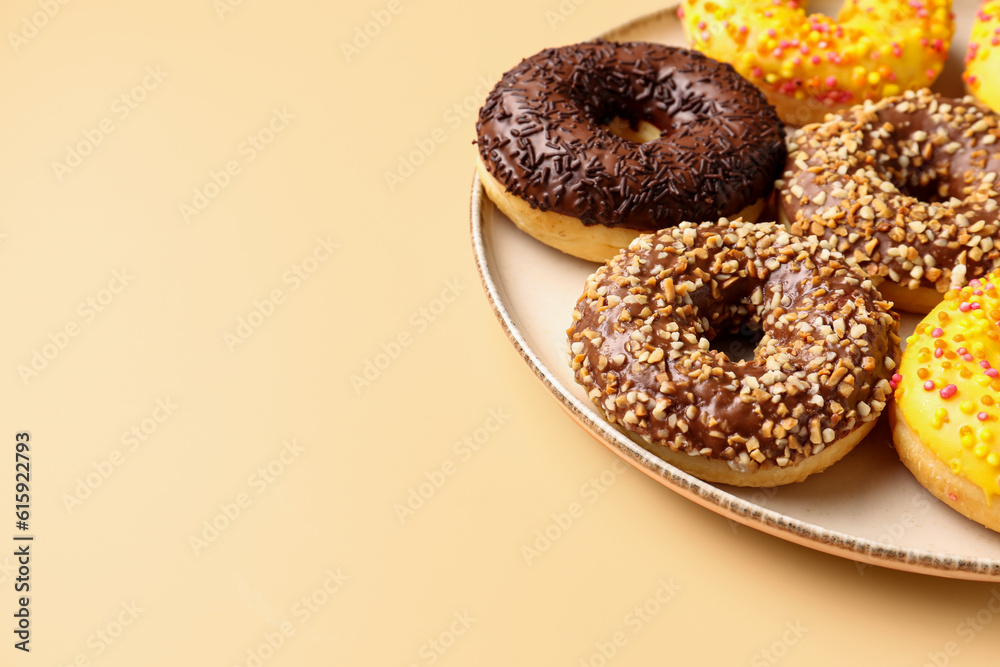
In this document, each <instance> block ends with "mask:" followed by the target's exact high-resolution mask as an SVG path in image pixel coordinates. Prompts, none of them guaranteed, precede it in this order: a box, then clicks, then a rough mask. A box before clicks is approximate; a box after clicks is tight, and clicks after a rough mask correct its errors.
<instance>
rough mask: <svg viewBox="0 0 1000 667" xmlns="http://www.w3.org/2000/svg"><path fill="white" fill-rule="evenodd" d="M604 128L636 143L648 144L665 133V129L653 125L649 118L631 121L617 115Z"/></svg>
mask: <svg viewBox="0 0 1000 667" xmlns="http://www.w3.org/2000/svg"><path fill="white" fill-rule="evenodd" d="M602 128H603V129H604V130H606V131H608V132H610V133H611V134H613V135H615V136H616V137H620V138H622V139H625V140H626V141H631V142H633V143H636V144H646V143H649V142H650V141H656V140H657V139H659V138H660V137H661V136H662V134H663V129H661V128H659V127H657V126H656V125H653V124H652V123H651V122H649V121H648V120H641V119H640V120H633V121H629V120H628V119H626V118H623V117H621V116H615V117H614V118H612V119H611V121H610V122H608V123H607V124H606V125H603V126H602Z"/></svg>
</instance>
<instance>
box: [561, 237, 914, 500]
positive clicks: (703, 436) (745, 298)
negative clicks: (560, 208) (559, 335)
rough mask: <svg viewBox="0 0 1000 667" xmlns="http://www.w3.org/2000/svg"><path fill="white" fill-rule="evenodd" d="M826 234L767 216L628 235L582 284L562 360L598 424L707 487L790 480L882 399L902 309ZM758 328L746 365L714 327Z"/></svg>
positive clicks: (852, 434)
mask: <svg viewBox="0 0 1000 667" xmlns="http://www.w3.org/2000/svg"><path fill="white" fill-rule="evenodd" d="M890 305H891V304H889V303H886V302H885V301H882V299H881V296H880V295H879V293H878V292H877V291H876V289H875V288H874V286H873V285H872V283H871V281H870V280H868V279H867V277H866V276H865V275H864V274H863V273H861V272H860V271H858V270H857V269H854V268H852V267H850V266H848V264H847V262H846V261H845V259H844V257H843V256H842V255H841V254H840V253H839V252H837V251H836V250H834V249H833V248H832V243H831V242H830V241H828V240H823V239H818V238H816V237H806V238H802V237H798V236H793V235H791V234H789V233H788V232H787V231H785V230H784V229H783V228H782V227H781V226H780V225H778V224H775V223H760V224H753V223H748V222H743V221H731V222H730V221H727V220H725V219H722V220H720V221H719V222H717V223H704V224H701V225H694V224H691V223H682V224H681V225H679V226H678V227H674V228H668V229H663V230H661V231H659V232H656V233H655V234H644V235H642V236H639V237H638V238H636V239H635V240H634V241H633V242H632V244H631V245H630V246H629V248H628V249H627V250H626V251H624V252H623V253H622V254H620V255H618V256H616V257H615V258H614V259H613V260H611V261H610V262H608V263H607V264H605V265H604V266H602V267H601V268H599V269H598V270H597V271H596V272H595V273H594V274H593V275H591V276H590V278H588V280H587V285H586V288H585V292H584V294H583V296H582V297H581V298H580V300H579V302H578V303H577V306H576V310H574V312H573V325H572V326H571V327H570V328H569V330H568V332H567V335H568V337H569V345H570V363H571V365H572V368H573V370H574V374H575V378H576V380H577V381H578V382H579V383H580V384H581V385H582V386H583V387H584V388H585V389H586V391H587V392H588V395H589V396H590V398H591V399H592V400H593V401H594V403H596V404H597V406H598V408H599V409H600V410H601V411H602V412H603V413H604V415H605V416H606V418H607V419H608V421H610V422H611V423H613V424H616V425H618V426H619V427H620V428H622V429H623V430H624V431H625V432H626V433H627V434H628V435H630V436H632V437H633V438H634V439H636V441H637V442H639V444H641V445H642V446H643V447H645V448H646V449H648V450H650V451H651V452H653V453H654V454H656V455H658V456H659V457H661V458H662V459H664V460H666V461H668V462H669V463H672V464H674V465H676V466H677V467H679V468H681V469H682V470H685V471H687V472H690V473H691V474H693V475H695V476H697V477H700V478H702V479H704V480H707V481H711V482H722V483H727V484H737V485H743V486H773V485H777V484H786V483H789V482H797V481H800V480H802V479H804V478H805V477H806V476H807V475H810V474H812V473H814V472H818V471H821V470H823V469H825V468H826V467H827V466H829V465H831V464H832V463H834V462H836V461H837V460H839V459H840V458H841V457H843V456H844V455H845V454H846V453H847V452H849V451H850V450H851V449H852V448H853V447H854V446H855V445H856V444H857V443H858V442H859V441H860V440H861V439H862V438H863V437H864V435H865V434H866V433H868V431H869V430H871V428H872V427H873V426H874V424H875V420H876V419H877V418H878V416H879V415H880V414H881V413H882V411H883V410H884V409H885V405H886V401H887V400H888V398H889V396H890V395H891V389H890V385H889V380H890V378H891V376H892V374H893V369H894V368H895V362H894V359H896V358H898V356H899V337H898V335H897V330H898V320H897V319H896V317H895V315H893V314H892V313H891V311H890V310H889V308H890ZM747 323H750V324H751V325H755V326H759V327H761V328H762V330H763V338H761V340H760V342H759V343H758V344H757V347H756V349H755V351H754V356H753V358H752V359H751V360H749V361H743V360H740V361H734V360H732V359H730V358H729V357H728V356H727V355H726V354H725V353H724V352H721V351H719V350H716V349H713V347H712V340H713V338H714V337H715V336H716V334H717V333H720V332H723V331H735V330H738V329H739V328H740V326H741V325H745V324H747Z"/></svg>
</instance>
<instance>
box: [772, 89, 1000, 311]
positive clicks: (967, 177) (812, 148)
mask: <svg viewBox="0 0 1000 667" xmlns="http://www.w3.org/2000/svg"><path fill="white" fill-rule="evenodd" d="M998 172H1000V119H998V117H997V116H996V115H995V114H993V113H992V112H990V111H989V110H988V109H984V108H983V107H981V106H980V105H978V104H977V103H976V102H975V101H974V100H973V99H972V98H971V97H966V98H963V99H951V98H946V97H942V96H939V95H936V94H933V93H931V92H930V91H928V90H921V91H917V92H913V91H908V92H907V93H905V94H904V95H901V96H899V97H894V98H887V99H884V100H882V101H880V102H877V103H871V102H868V103H865V104H864V105H858V106H856V107H854V108H852V109H850V110H848V111H847V112H845V113H843V114H842V115H839V116H835V117H833V118H831V119H830V120H828V121H827V122H825V123H822V124H818V125H810V126H807V127H805V128H802V129H800V130H798V131H796V132H795V133H794V134H793V135H792V136H791V138H790V140H789V156H788V164H787V169H786V171H785V173H784V175H783V177H782V179H781V180H780V181H779V183H778V186H779V189H780V201H779V204H780V213H781V218H782V220H783V221H785V222H787V223H788V224H789V225H790V228H791V230H792V231H793V232H795V233H797V234H815V235H821V236H824V237H826V238H828V239H831V240H833V241H835V245H836V248H837V249H838V250H839V251H840V252H842V253H844V256H845V258H846V260H847V262H848V263H849V264H851V265H854V266H858V267H860V268H861V269H863V270H864V271H865V272H866V273H867V274H868V275H869V276H871V277H872V278H873V279H874V280H875V281H876V282H877V283H878V285H879V289H880V290H881V291H882V293H883V295H884V296H885V297H886V298H888V299H891V300H892V301H893V302H894V303H895V304H896V306H897V307H899V308H903V309H904V310H912V311H916V312H927V310H929V309H930V308H932V307H934V305H936V304H937V303H938V302H939V301H940V299H941V295H942V294H943V293H944V292H946V291H947V290H949V289H953V288H956V287H961V286H962V285H964V284H965V283H966V281H968V280H971V279H972V278H976V277H981V276H983V275H984V274H985V273H986V272H988V271H990V270H992V269H993V268H995V267H997V266H1000V248H997V247H996V242H997V241H998V240H1000V238H998V229H1000V224H998V216H1000V184H998V183H997V178H998Z"/></svg>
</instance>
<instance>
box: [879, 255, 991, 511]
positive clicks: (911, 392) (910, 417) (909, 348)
mask: <svg viewBox="0 0 1000 667" xmlns="http://www.w3.org/2000/svg"><path fill="white" fill-rule="evenodd" d="M998 290H1000V270H997V271H994V272H993V273H991V274H990V275H988V276H987V277H986V278H983V279H982V280H974V281H972V283H971V284H970V285H968V286H967V287H964V288H962V289H961V290H953V291H952V292H949V293H948V294H947V295H946V297H945V300H944V301H943V302H942V303H941V304H940V305H939V306H938V307H937V308H935V309H934V310H932V311H931V312H930V313H929V314H928V315H927V317H926V318H924V320H923V321H922V322H921V323H920V324H919V325H917V329H916V331H915V333H914V334H913V335H912V336H910V337H909V338H907V339H906V351H905V352H904V353H903V358H902V360H901V362H900V364H899V368H898V369H897V372H898V373H899V375H901V376H902V380H901V381H898V382H896V384H897V387H896V391H895V397H896V401H897V402H898V404H899V407H900V408H901V409H902V411H903V414H904V415H906V421H907V423H908V424H909V425H910V427H911V428H912V429H913V430H914V431H915V432H916V433H917V435H918V436H919V437H920V440H921V441H922V442H923V443H924V444H925V445H927V447H928V448H930V450H931V451H932V452H934V454H935V455H936V456H937V457H938V458H939V459H941V461H943V462H945V463H946V464H948V465H949V466H951V469H952V472H953V473H954V474H956V475H960V476H962V477H965V478H966V479H968V480H969V481H971V482H972V483H974V484H976V485H977V486H978V487H980V488H981V489H982V490H983V491H984V492H985V494H986V499H987V502H990V501H991V500H992V498H993V496H996V495H998V494H1000V405H998V401H1000V324H998V323H1000V292H998ZM974 304H977V305H974ZM938 350H940V352H938ZM983 362H986V363H987V364H988V365H989V367H988V368H984V367H983ZM992 369H996V372H995V373H994V372H993V370H992ZM994 375H995V377H994ZM903 383H905V385H906V388H905V390H904V387H903Z"/></svg>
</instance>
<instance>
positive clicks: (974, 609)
mask: <svg viewBox="0 0 1000 667" xmlns="http://www.w3.org/2000/svg"><path fill="white" fill-rule="evenodd" d="M62 1H63V2H65V3H66V4H61V3H60V2H59V0H35V1H26V0H12V1H11V2H8V3H6V4H5V5H4V6H3V8H0V27H2V31H3V33H4V34H5V35H6V42H7V43H6V44H5V45H2V46H0V87H2V90H3V91H4V95H3V99H4V103H3V104H2V105H0V151H2V152H0V155H2V159H0V182H2V183H3V188H2V192H3V196H2V197H0V284H3V285H4V286H5V287H4V288H3V289H2V290H0V312H2V313H3V315H4V317H3V345H2V350H3V351H2V352H0V361H2V362H0V442H3V443H6V444H5V445H4V447H5V448H6V452H7V453H6V454H4V455H3V456H2V457H0V458H2V459H3V460H7V461H9V463H8V464H7V465H8V466H9V468H8V470H7V471H6V472H0V499H3V500H2V503H0V515H2V516H7V517H8V521H9V523H3V524H0V525H2V527H0V541H2V542H3V543H5V544H8V545H10V546H9V547H3V548H2V549H0V554H11V553H12V552H13V544H14V543H13V540H12V539H11V536H12V535H13V534H14V533H15V532H16V531H15V529H14V525H13V524H14V517H13V511H14V509H13V489H12V477H13V456H14V455H13V449H14V436H15V434H16V433H17V432H19V431H29V432H30V434H31V443H32V450H31V455H32V461H31V465H32V517H31V520H30V531H29V532H30V533H31V534H33V535H35V536H36V540H35V542H34V543H33V544H32V546H31V549H32V570H31V587H32V588H31V594H30V596H31V602H30V610H31V620H32V626H31V627H32V639H31V648H32V651H31V653H30V654H28V655H25V654H23V653H21V652H19V651H15V650H14V649H13V647H12V645H13V643H14V638H13V635H12V633H11V632H10V628H12V627H13V619H12V616H11V614H13V612H14V608H15V601H16V597H18V594H15V592H14V590H13V585H14V583H15V582H14V577H15V576H16V573H15V571H14V566H15V563H14V559H13V556H11V555H3V556H0V613H2V615H3V617H4V618H5V619H7V620H6V621H5V622H3V623H0V628H2V629H3V632H2V633H0V637H4V638H5V639H4V640H3V642H4V643H3V645H2V646H0V664H12V665H20V664H26V665H27V664H30V665H70V664H77V665H100V666H101V667H105V666H106V667H111V666H112V665H130V666H131V665H178V664H195V665H258V664H266V665H269V666H270V665H341V664H344V665H348V664H350V665H399V666H402V667H406V666H409V665H420V666H429V665H432V664H437V665H442V666H444V667H450V666H458V665H519V664H524V665H557V664H564V665H573V666H576V665H587V664H589V665H594V666H595V667H598V666H600V665H604V664H614V665H622V666H624V665H650V664H728V665H739V664H748V665H773V664H778V663H784V664H810V665H827V664H830V665H832V664H842V663H844V662H845V661H847V660H848V658H849V659H850V661H851V663H852V664H854V663H863V664H880V665H923V664H925V663H929V664H937V665H943V664H952V665H977V664H985V663H986V660H987V659H990V658H994V657H995V656H996V651H997V649H998V648H1000V639H998V637H1000V619H997V622H996V623H993V621H994V619H995V618H996V614H995V613H994V611H993V610H991V607H990V605H991V604H992V606H993V608H994V609H995V610H997V611H1000V586H996V585H990V584H976V583H968V582H960V581H949V580H944V579H937V578H932V577H926V576H917V575H909V574H903V573H899V572H893V571H888V570H883V569H880V568H876V567H867V568H860V567H858V566H856V565H855V564H854V563H852V562H850V561H847V560H841V559H838V558H834V557H830V556H826V555H822V554H819V553H815V552H813V551H810V550H807V549H804V548H800V547H796V546H792V545H789V544H787V543H785V542H782V541H780V540H778V539H774V538H771V537H767V536H764V535H762V534H759V533H757V532H755V531H753V530H751V529H749V528H743V527H737V526H735V525H732V524H730V523H729V522H728V521H726V520H725V519H723V518H720V517H719V516H717V515H715V514H713V513H711V512H709V511H707V510H704V509H702V508H700V507H697V506H695V505H694V504H693V503H691V502H688V501H686V500H683V499H682V498H680V497H679V496H676V495H674V494H673V493H671V492H670V491H668V490H666V489H664V488H663V487H661V486H659V485H658V484H657V483H655V482H653V481H651V480H650V479H647V478H646V477H644V476H643V475H641V474H639V473H638V472H635V471H625V470H624V468H623V467H621V464H616V463H615V461H616V459H615V458H614V457H613V456H612V455H611V454H610V453H609V452H608V451H606V450H605V449H604V448H603V447H601V446H600V445H598V444H597V443H596V442H594V441H593V440H592V439H591V438H590V437H589V436H587V435H586V434H585V433H584V432H583V431H582V430H581V429H580V428H579V427H577V426H576V425H575V424H574V423H573V422H572V421H571V420H570V419H569V418H568V417H567V416H566V415H565V414H564V413H563V412H562V411H561V410H560V409H559V407H558V405H557V403H556V402H555V401H554V400H552V399H551V398H550V397H549V396H548V395H547V394H546V392H545V390H544V389H543V388H542V386H541V385H540V384H539V383H538V382H537V381H536V380H535V379H534V378H533V376H532V375H531V373H530V372H529V371H528V369H527V368H526V367H525V366H524V365H523V364H522V362H521V361H520V360H519V358H518V356H517V355H516V353H515V352H514V350H513V348H512V347H511V345H510V344H509V343H508V342H507V340H506V338H505V337H504V334H503V333H502V331H501V329H500V327H499V326H498V324H497V322H496V321H495V319H494V317H493V315H492V313H491V311H490V309H489V306H488V304H487V301H486V298H485V296H484V295H483V293H482V290H481V288H480V286H479V284H478V278H477V276H476V273H475V268H474V265H473V261H472V256H471V251H470V244H469V239H468V208H467V207H468V192H469V186H470V181H471V178H472V172H473V169H472V160H473V155H474V153H473V148H472V146H471V143H470V142H471V141H472V140H473V138H474V127H473V117H474V112H475V110H476V109H477V108H478V106H479V104H480V101H481V99H482V97H483V96H484V95H485V92H486V86H487V83H491V82H493V81H494V80H495V79H496V78H498V77H499V75H500V74H501V73H502V72H503V71H504V70H506V69H508V68H509V67H511V66H513V65H514V64H515V63H516V62H517V61H518V60H519V59H520V58H521V57H524V56H527V55H530V54H532V53H534V52H536V51H538V50H539V49H541V48H543V47H546V46H550V45H555V44H560V43H568V42H573V41H579V40H582V39H585V38H588V37H590V36H593V35H595V34H597V33H598V32H600V31H602V30H605V29H607V28H609V27H611V26H613V25H615V24H618V23H621V22H623V21H625V20H627V19H629V18H631V17H633V16H637V15H640V14H643V13H645V12H648V11H652V10H655V9H658V8H660V5H659V3H656V2H651V1H649V0H639V1H638V2H632V3H620V2H612V1H610V0H574V1H570V0H562V2H559V1H557V0H552V1H551V2H529V1H528V0H512V1H510V2H505V3H501V4H484V3H469V2H458V1H444V0H421V1H420V2H414V1H412V0H393V1H392V2H391V3H390V2H381V1H377V2H363V3H350V4H348V3H342V2H336V3H320V2H305V1H302V0H298V1H296V0H292V1H286V2H282V3H278V2H266V1H265V0H243V1H242V2H241V1H240V0H182V1H180V2H174V3H156V4H155V5H154V6H151V5H150V4H147V3H137V2H125V1H124V0H104V1H103V2H82V1H81V2H67V1H66V0H62ZM373 12H375V14H374V15H373ZM50 14H51V15H50ZM373 17H374V18H373ZM378 18H381V19H382V22H383V23H384V24H385V25H382V26H379V27H378V29H377V30H376V29H375V28H374V27H373V25H374V24H373V25H369V26H368V28H369V30H370V32H372V33H376V34H375V36H374V37H370V38H369V39H368V43H367V44H366V43H365V42H364V41H363V40H361V39H360V38H358V33H357V32H356V30H361V31H364V30H365V26H366V24H368V23H369V22H370V21H373V20H376V19H378ZM39 26H40V27H39ZM11 35H14V37H13V38H12V37H11ZM355 40H357V41H355ZM351 43H354V44H355V49H356V51H351V50H350V49H345V48H344V46H343V44H351ZM122 96H124V98H123V97H122ZM133 107H134V108H133ZM249 137H256V138H255V139H254V141H256V142H257V144H258V146H259V148H256V147H254V145H253V144H252V143H250V139H249ZM415 152H416V153H415ZM74 156H76V157H74ZM411 156H413V157H411ZM417 163H418V164H417ZM387 172H388V173H395V174H396V176H397V177H398V178H387V177H386V173H387ZM213 183H214V184H215V185H213ZM219 184H221V186H224V187H221V186H219ZM201 196H204V197H205V199H200V198H199V197H201ZM186 206H187V207H191V208H184V207H186ZM196 206H197V207H201V208H203V210H199V209H198V208H195V207H196ZM333 246H336V247H335V248H333V249H332V250H331V249H330V248H331V247H333ZM295 271H299V272H300V273H301V274H302V276H306V278H305V279H304V278H302V277H299V276H298V275H297V274H296V273H295ZM422 309H423V310H422ZM255 313H256V314H255ZM241 320H242V321H241ZM255 325H256V326H255ZM244 338H245V340H244ZM380 355H385V356H380ZM367 362H370V363H371V364H372V366H371V367H369V368H367V372H368V379H367V380H366V381H365V383H361V382H359V381H357V380H355V381H354V382H352V376H357V377H361V378H364V373H365V372H366V363H367ZM376 363H378V365H379V366H380V367H381V368H377V367H375V366H374V364H376ZM33 364H34V366H33ZM133 429H134V430H135V431H136V433H138V434H141V435H142V438H143V439H141V440H140V439H139V437H138V436H133V435H131V434H130V431H132V430H133ZM477 441H478V443H479V446H478V449H477V450H475V451H474V449H473V446H471V445H469V444H468V443H469V442H471V443H473V445H475V444H476V443H477ZM283 443H290V444H283ZM269 467H270V472H268V468H269ZM602 475H603V481H600V480H601V479H602ZM595 479H596V480H598V481H596V482H594V481H592V480H595ZM435 481H436V482H437V484H436V485H434V482H435ZM437 486H440V488H437ZM421 492H422V493H423V494H424V495H425V496H428V497H427V498H426V499H422V500H423V503H422V506H420V507H419V508H418V509H416V510H415V511H413V512H403V511H401V509H400V508H401V507H404V506H406V505H407V503H412V506H414V507H415V506H416V505H418V501H416V500H414V499H413V497H411V496H412V494H419V493H421ZM574 503H576V505H574ZM4 507H6V508H7V509H3V508H4ZM571 510H572V512H573V514H574V515H575V516H574V517H571V518H572V524H571V525H570V526H569V527H568V528H565V529H560V528H558V527H552V526H550V524H553V522H554V521H556V519H554V518H553V515H557V518H558V520H560V521H562V522H563V523H564V524H567V523H568V520H567V517H565V516H561V515H563V514H567V513H569V512H570V511H571ZM227 513H228V516H227ZM213 522H214V523H215V524H216V528H211V527H210V524H212V523H213ZM547 528H548V530H549V532H550V534H552V535H557V538H556V539H555V540H554V541H552V542H551V544H549V545H547V546H546V545H545V543H544V542H541V541H538V540H539V538H538V533H536V531H545V530H546V529H547ZM213 531H214V532H213ZM560 533H561V534H560ZM4 536H6V537H4ZM198 540H202V541H201V542H198ZM539 545H540V546H539ZM524 547H529V548H539V552H538V553H537V554H530V553H528V552H526V551H525V550H524ZM526 554H527V555H526ZM529 561H530V562H529ZM657 595H659V599H657ZM644 607H645V610H643V608H644ZM977 614H978V615H979V620H978V621H976V620H975V617H976V616H977ZM969 617H971V618H972V619H973V620H971V621H970V620H968V619H969ZM269 642H270V644H269ZM272 644H273V645H278V647H277V648H276V649H272V648H271V645H272ZM616 644H617V645H616ZM602 651H603V652H604V653H605V654H606V655H609V656H611V657H610V658H608V657H605V655H602Z"/></svg>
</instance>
